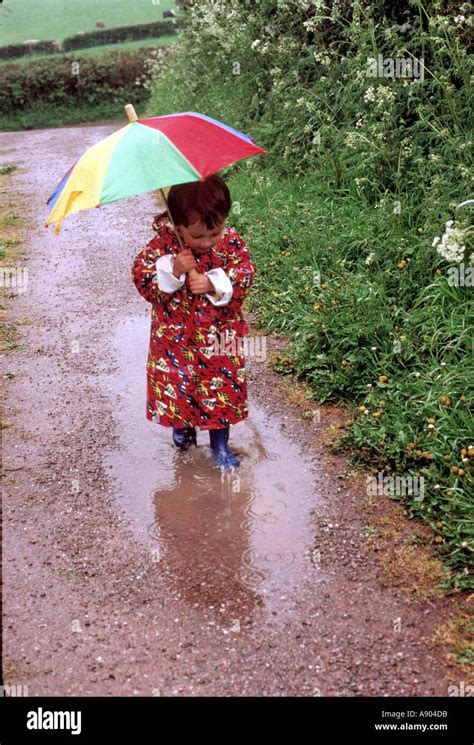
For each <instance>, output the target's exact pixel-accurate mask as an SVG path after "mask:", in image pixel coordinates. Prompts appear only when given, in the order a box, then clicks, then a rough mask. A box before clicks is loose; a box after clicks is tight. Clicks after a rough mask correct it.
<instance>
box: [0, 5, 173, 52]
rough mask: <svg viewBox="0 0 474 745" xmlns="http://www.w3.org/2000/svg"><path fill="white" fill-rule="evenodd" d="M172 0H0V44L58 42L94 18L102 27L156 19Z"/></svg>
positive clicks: (88, 26)
mask: <svg viewBox="0 0 474 745" xmlns="http://www.w3.org/2000/svg"><path fill="white" fill-rule="evenodd" d="M170 8H174V9H175V8H176V3H175V2H174V0H160V2H159V3H157V4H155V3H154V2H153V0H80V2H78V0H35V2H31V0H4V2H3V3H2V6H1V7H0V29H1V33H0V44H1V45H2V46H5V45H7V44H17V43H20V42H22V41H25V40H27V39H40V40H41V41H54V40H58V41H62V40H63V39H64V38H66V36H72V35H73V34H77V33H78V32H79V31H94V30H95V28H96V25H95V24H96V21H104V23H105V26H106V28H112V27H116V26H133V25H135V24H138V23H147V22H149V21H160V20H162V18H163V11H165V10H169V9H170Z"/></svg>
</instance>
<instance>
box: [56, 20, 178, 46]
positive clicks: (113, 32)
mask: <svg viewBox="0 0 474 745" xmlns="http://www.w3.org/2000/svg"><path fill="white" fill-rule="evenodd" d="M179 25H180V20H179V19H176V20H169V21H168V20H167V21H154V22H153V23H139V24H137V25H136V26H119V27H118V28H108V29H99V30H97V31H88V32H87V33H84V34H75V35H74V36H68V37H67V38H66V39H64V41H63V49H64V51H65V52H69V51H70V50H71V49H84V48H85V47H95V46H99V45H101V44H116V43H119V42H121V41H131V40H132V39H150V38H152V37H154V36H164V35H166V34H174V33H176V30H177V28H178V27H179Z"/></svg>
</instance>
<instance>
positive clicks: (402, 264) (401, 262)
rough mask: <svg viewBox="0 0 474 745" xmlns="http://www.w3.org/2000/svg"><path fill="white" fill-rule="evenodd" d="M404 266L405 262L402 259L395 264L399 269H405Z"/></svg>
mask: <svg viewBox="0 0 474 745" xmlns="http://www.w3.org/2000/svg"><path fill="white" fill-rule="evenodd" d="M406 265H407V262H406V261H405V259H402V260H401V261H399V262H398V264H397V266H398V268H399V269H405V267H406Z"/></svg>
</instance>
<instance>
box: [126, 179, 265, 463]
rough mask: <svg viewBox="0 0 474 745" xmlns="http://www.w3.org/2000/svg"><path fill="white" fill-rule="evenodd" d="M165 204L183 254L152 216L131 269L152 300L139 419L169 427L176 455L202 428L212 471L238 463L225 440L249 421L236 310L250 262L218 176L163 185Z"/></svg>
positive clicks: (244, 329) (242, 324)
mask: <svg viewBox="0 0 474 745" xmlns="http://www.w3.org/2000/svg"><path fill="white" fill-rule="evenodd" d="M167 201H168V209H169V212H170V213H171V217H172V218H173V221H174V224H175V226H176V230H178V231H179V233H180V236H181V239H182V243H183V245H184V250H182V251H181V249H180V245H179V242H178V238H177V235H176V233H175V231H174V229H173V228H172V227H170V226H168V225H167V224H162V220H161V219H160V218H158V216H157V217H155V220H154V222H153V230H154V231H155V232H156V236H155V237H154V238H153V239H152V240H151V241H150V242H149V243H148V245H147V247H146V248H144V249H143V250H142V251H141V253H139V254H138V256H137V257H136V259H135V261H134V263H133V266H132V271H131V275H132V280H133V282H134V283H135V285H136V288H137V290H138V292H139V293H140V294H141V295H142V296H143V297H144V298H145V300H147V301H148V302H150V303H151V304H152V313H151V335H150V349H149V352H148V362H147V409H146V417H147V419H149V420H150V421H154V422H157V423H158V424H162V425H163V426H165V427H173V441H174V443H175V445H176V446H177V447H178V448H181V449H183V450H186V449H187V448H188V447H189V446H190V445H191V443H192V442H193V443H194V444H196V427H199V429H208V430H209V437H210V445H211V450H212V453H213V456H214V459H215V462H216V464H217V466H223V467H229V466H238V465H240V463H239V460H238V458H237V457H236V456H235V455H234V453H233V452H232V451H231V450H230V449H229V446H228V439H229V428H230V425H231V424H236V423H237V422H240V421H241V420H242V419H245V418H246V417H247V416H248V406H247V382H246V377H245V366H244V365H245V363H244V358H243V355H242V353H241V352H242V350H241V344H242V341H241V340H242V339H243V337H244V336H245V334H247V333H248V331H249V328H248V325H247V323H246V321H245V320H244V318H243V317H242V312H241V308H242V302H243V300H244V297H245V295H246V294H247V291H248V289H249V287H250V285H251V284H252V280H253V275H254V272H255V266H254V264H253V263H252V260H251V258H250V255H249V252H248V250H247V245H246V243H245V242H244V241H243V240H242V238H241V237H240V236H239V235H238V234H237V233H236V231H235V230H234V229H233V228H229V227H226V225H225V223H226V221H227V217H228V214H229V212H230V208H231V204H232V201H231V197H230V194H229V190H228V188H227V185H226V184H225V182H224V181H223V179H222V178H221V177H220V176H217V175H213V176H209V177H208V178H206V179H204V180H202V181H193V182H191V183H185V184H180V185H178V186H172V187H171V189H170V191H169V194H168V197H167ZM192 270H196V271H192ZM196 272H197V274H196ZM216 342H217V345H216Z"/></svg>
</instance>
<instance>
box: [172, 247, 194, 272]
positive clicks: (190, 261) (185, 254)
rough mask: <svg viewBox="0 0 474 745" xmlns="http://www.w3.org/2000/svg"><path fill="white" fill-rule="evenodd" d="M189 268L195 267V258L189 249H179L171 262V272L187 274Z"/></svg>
mask: <svg viewBox="0 0 474 745" xmlns="http://www.w3.org/2000/svg"><path fill="white" fill-rule="evenodd" d="M190 269H196V259H195V258H194V256H193V254H192V252H191V251H189V249H187V248H186V249H184V250H183V251H180V252H179V254H178V255H177V256H176V258H175V260H174V263H173V274H174V276H175V277H179V276H180V275H181V274H183V273H184V274H187V273H188V272H189V271H190Z"/></svg>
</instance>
